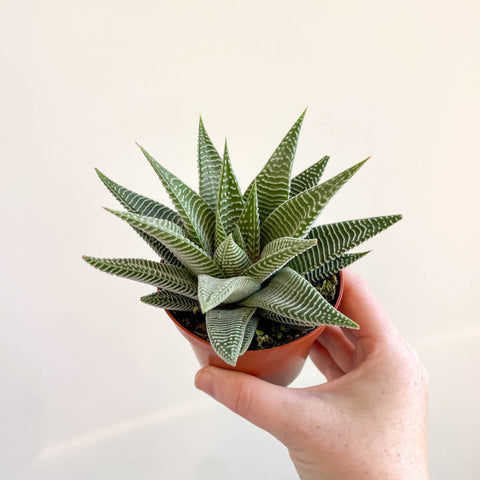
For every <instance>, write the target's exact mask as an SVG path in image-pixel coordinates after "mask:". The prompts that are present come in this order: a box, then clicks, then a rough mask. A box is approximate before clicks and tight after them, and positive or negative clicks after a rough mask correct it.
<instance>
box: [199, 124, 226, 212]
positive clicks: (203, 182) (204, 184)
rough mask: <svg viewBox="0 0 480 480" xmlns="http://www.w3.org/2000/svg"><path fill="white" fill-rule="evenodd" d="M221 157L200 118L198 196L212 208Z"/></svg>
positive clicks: (215, 199)
mask: <svg viewBox="0 0 480 480" xmlns="http://www.w3.org/2000/svg"><path fill="white" fill-rule="evenodd" d="M222 163H223V162H222V159H221V158H220V155H219V154H218V152H217V150H216V149H215V147H214V146H213V143H212V141H211V140H210V137H209V136H208V133H207V131H206V130H205V126H204V125H203V121H202V118H201V117H200V124H199V127H198V176H199V191H200V196H201V197H202V198H203V199H204V200H205V202H206V203H207V205H209V206H210V208H211V209H212V210H215V208H216V206H217V193H218V185H219V183H220V175H221V173H222Z"/></svg>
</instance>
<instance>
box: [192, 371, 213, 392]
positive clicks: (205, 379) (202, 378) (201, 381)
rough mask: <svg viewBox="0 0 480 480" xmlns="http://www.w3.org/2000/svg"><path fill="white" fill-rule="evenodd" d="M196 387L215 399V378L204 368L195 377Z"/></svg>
mask: <svg viewBox="0 0 480 480" xmlns="http://www.w3.org/2000/svg"><path fill="white" fill-rule="evenodd" d="M195 386H196V387H197V388H198V389H199V390H202V392H205V393H207V394H208V395H210V396H211V397H215V385H214V378H213V374H212V373H211V372H210V371H209V370H208V369H205V368H203V369H202V370H199V371H198V372H197V374H196V375H195Z"/></svg>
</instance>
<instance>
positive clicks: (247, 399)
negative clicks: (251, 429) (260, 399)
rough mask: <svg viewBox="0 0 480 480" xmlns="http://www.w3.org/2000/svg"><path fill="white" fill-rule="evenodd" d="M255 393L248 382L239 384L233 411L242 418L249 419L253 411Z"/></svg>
mask: <svg viewBox="0 0 480 480" xmlns="http://www.w3.org/2000/svg"><path fill="white" fill-rule="evenodd" d="M252 397H253V392H252V388H251V386H250V385H249V384H248V383H246V382H238V384H237V392H236V395H235V400H234V403H233V406H232V410H233V411H234V412H235V413H237V414H238V415H240V416H242V417H248V416H249V413H250V411H251V409H252Z"/></svg>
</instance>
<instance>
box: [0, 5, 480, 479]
mask: <svg viewBox="0 0 480 480" xmlns="http://www.w3.org/2000/svg"><path fill="white" fill-rule="evenodd" d="M478 5H479V4H478V2H477V1H467V0H458V1H456V2H438V1H429V0H420V1H408V0H407V1H393V0H389V1H372V0H366V1H363V2H357V1H330V0H326V1H313V0H312V1H297V2H287V1H281V0H276V1H259V0H257V1H253V0H243V1H212V0H205V1H202V2H195V1H191V0H190V1H177V2H165V1H162V0H160V1H159V0H157V1H148V0H138V1H136V2H125V1H121V0H116V1H111V0H95V1H94V0H84V1H82V2H72V1H70V2H69V1H60V0H57V1H56V0H43V1H34V0H31V1H26V0H10V1H8V0H1V1H0V36H1V45H0V60H1V75H0V87H1V88H0V136H1V143H0V152H1V156H0V162H1V170H0V196H1V199H0V214H1V216H0V218H1V221H2V234H1V236H0V247H1V248H0V262H1V263H0V271H1V276H0V287H1V288H0V300H1V307H0V317H1V320H0V328H1V330H0V382H1V383H0V389H1V395H0V406H1V408H0V477H1V478H2V479H6V480H10V479H17V478H20V479H22V480H24V479H28V480H30V479H32V480H40V479H42V480H47V479H48V480H90V479H95V480H110V479H112V480H113V479H115V480H126V479H135V480H137V479H156V478H162V479H163V478H180V479H209V480H217V479H222V480H224V479H244V478H253V479H259V478H276V479H277V480H283V479H291V478H295V477H296V475H295V472H294V469H293V467H292V466H291V464H290V461H289V458H288V455H287V452H286V451H285V449H284V448H283V446H282V445H280V444H278V443H277V442H276V440H274V439H273V438H272V437H270V436H269V435H267V434H265V433H264V432H262V431H260V430H258V429H256V428H255V427H252V426H250V425H249V424H247V423H246V422H245V421H243V420H242V419H240V418H237V417H235V415H234V414H232V413H230V412H229V411H227V410H226V409H224V408H223V407H222V406H220V405H217V404H215V403H214V402H213V401H212V400H211V399H209V398H208V397H206V396H205V395H203V394H202V393H200V392H198V391H196V390H195V388H194V387H193V376H194V373H195V372H196V370H197V368H198V367H197V364H196V361H195V359H194V357H193V354H192V352H191V351H190V349H189V346H188V345H187V344H186V342H185V341H184V339H183V337H181V336H180V335H179V334H178V333H177V332H176V331H175V329H174V327H173V326H172V325H171V324H170V323H169V320H168V318H167V317H166V315H165V314H164V313H163V312H162V311H161V310H158V309H154V308H152V307H148V306H146V305H143V304H141V303H140V302H139V301H138V298H139V297H140V296H141V295H143V294H145V293H149V292H150V291H151V289H150V288H149V287H146V286H143V285H140V284H136V283H134V282H129V281H127V280H124V279H118V278H113V277H109V276H107V275H105V274H102V273H100V272H98V271H94V270H93V269H92V268H91V267H89V266H88V265H86V264H85V263H84V262H82V260H81V255H82V254H89V255H93V256H107V257H122V256H123V257H144V258H155V257H154V254H153V253H151V252H150V250H149V249H148V247H147V246H146V244H144V243H143V242H142V240H141V239H140V238H139V237H138V236H136V234H135V233H133V232H132V231H131V229H130V228H129V227H128V226H127V225H126V224H124V223H123V222H121V221H120V220H119V219H117V218H114V217H113V216H112V215H110V214H108V213H107V212H105V211H103V210H102V209H101V208H100V205H106V206H110V207H114V208H116V207H117V204H116V202H115V201H114V199H113V198H112V197H111V196H110V194H109V193H108V192H107V191H106V189H105V188H104V187H103V186H102V185H101V183H100V181H99V180H98V178H97V177H96V175H95V173H94V170H93V168H94V167H98V168H99V169H100V170H101V171H103V172H104V173H105V174H107V175H108V176H110V177H111V178H113V179H114V180H116V181H118V182H119V183H121V184H123V185H125V186H127V187H129V188H131V189H133V190H136V191H139V192H141V193H143V194H145V195H148V196H151V197H154V198H156V199H158V200H160V201H162V202H165V203H168V202H169V200H168V198H167V197H166V194H165V193H164V192H163V190H162V188H161V185H160V182H159V181H158V179H157V178H156V177H155V174H154V173H153V171H151V169H150V167H149V166H148V165H147V162H146V161H145V160H144V158H143V157H142V155H141V153H140V152H139V151H138V148H137V147H136V146H135V144H134V141H138V142H140V143H142V144H143V145H145V146H146V147H147V149H148V150H149V151H150V152H151V153H152V154H153V155H154V156H155V157H156V158H157V160H159V161H160V162H161V163H162V164H163V165H165V166H166V167H167V168H169V169H171V170H172V171H174V172H175V173H176V174H178V175H179V176H180V177H181V178H183V179H184V180H186V181H187V183H189V184H190V185H191V186H193V187H196V163H195V162H196V130H197V124H198V115H199V114H202V116H203V118H204V121H205V123H206V126H207V129H208V131H209V132H210V134H211V136H212V138H213V140H214V141H215V143H216V144H217V145H218V147H219V148H220V147H221V146H222V144H223V140H224V137H225V136H228V139H229V146H230V153H231V157H232V162H233V166H234V168H235V170H236V171H237V174H238V177H239V180H240V182H241V184H242V186H243V187H245V186H246V185H247V184H248V182H249V181H250V180H251V179H252V178H253V176H254V175H255V174H256V173H257V171H258V170H259V168H260V167H261V165H262V164H263V163H264V162H265V161H266V160H267V158H268V157H269V155H270V153H271V152H272V151H273V149H274V148H275V147H276V145H277V144H278V142H279V141H280V139H281V138H282V137H283V135H284V134H285V133H286V131H287V130H288V128H289V127H290V126H291V124H293V122H294V121H295V119H296V118H297V117H298V115H299V114H300V113H301V111H302V110H303V109H304V108H305V107H306V106H308V107H309V110H308V113H307V117H306V119H305V124H304V128H303V130H302V134H301V138H300V144H299V148H298V153H297V160H296V164H295V171H296V172H298V171H300V170H301V169H303V168H305V167H306V166H308V165H310V164H312V163H313V162H314V161H316V160H318V159H319V158H321V156H323V155H324V154H329V155H330V156H331V161H330V164H329V167H328V169H327V176H331V175H334V174H336V173H338V172H340V171H341V170H343V169H344V168H347V167H348V166H351V165H353V164H354V163H356V162H358V161H360V160H362V159H364V158H366V157H367V156H369V155H372V159H371V160H370V161H369V162H368V163H367V165H366V166H364V167H363V168H362V170H361V171H360V172H359V173H358V174H357V175H356V176H355V178H353V179H352V180H351V181H350V182H349V183H348V185H347V186H345V187H344V189H343V190H342V191H341V192H340V193H339V194H338V196H337V197H335V199H334V200H333V201H332V202H331V203H330V204H329V206H328V208H327V209H326V210H325V212H324V213H323V214H322V217H321V219H320V220H321V221H322V222H328V221H337V220H345V219H350V218H358V217H364V216H373V215H383V214H390V213H403V215H404V220H403V221H402V222H400V223H399V224H397V225H395V226H394V227H392V228H391V229H390V230H388V231H387V232H385V233H383V234H382V235H380V236H379V237H378V238H375V239H373V240H371V241H370V242H369V243H368V245H367V247H368V248H373V250H374V251H373V252H372V253H371V254H370V255H368V256H367V257H366V258H365V259H362V260H361V261H360V262H359V263H358V265H357V266H356V269H357V270H358V271H360V272H361V273H362V274H363V275H364V276H365V277H366V278H367V280H368V281H369V283H370V284H371V285H372V287H373V289H374V290H375V292H376V293H377V294H378V296H379V297H380V299H381V300H382V302H383V303H384V304H385V305H386V307H387V309H388V310H389V312H390V313H391V316H392V317H393V319H394V321H395V323H396V325H397V326H398V328H399V329H400V331H401V332H402V334H403V335H404V336H405V337H406V338H407V339H408V341H409V342H410V343H411V344H412V345H413V346H414V347H415V348H416V350H417V351H418V352H419V354H420V355H421V357H422V358H423V360H424V362H425V364H426V366H427V369H428V370H429V372H430V377H431V396H430V419H429V423H430V463H431V471H432V477H433V478H435V479H438V480H442V479H452V478H461V479H474V478H477V476H478V471H479V469H480V459H479V456H478V449H479V446H480V445H479V441H478V432H479V431H480V415H479V412H478V405H479V401H480V398H479V397H480V395H479V393H480V389H479V387H478V375H479V369H480V354H479V349H478V346H477V345H478V341H479V339H480V326H479V323H478V320H479V315H478V308H477V305H478V289H479V283H480V282H479V271H480V268H479V267H480V262H479V259H478V254H477V249H478V239H479V227H478V205H479V202H478V176H479V173H480V169H479V167H478V162H479V148H478V143H479V134H478V132H479V111H480V101H479V100H480V95H479V87H478V86H479V84H480V66H479V36H480V35H479V32H480V30H479V29H478V18H479V14H480V8H479V7H478ZM321 381H323V378H322V376H321V375H320V374H318V373H316V372H315V370H314V369H313V367H312V366H311V365H309V366H307V368H306V369H305V370H304V372H303V373H302V375H301V377H300V378H299V380H298V381H297V383H296V385H307V384H314V383H318V382H321ZM352 448H355V446H354V445H352ZM345 455H348V450H347V451H345Z"/></svg>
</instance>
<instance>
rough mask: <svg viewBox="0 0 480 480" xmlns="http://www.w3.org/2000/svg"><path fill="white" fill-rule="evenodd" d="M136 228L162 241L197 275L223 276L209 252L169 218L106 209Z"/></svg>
mask: <svg viewBox="0 0 480 480" xmlns="http://www.w3.org/2000/svg"><path fill="white" fill-rule="evenodd" d="M106 210H107V211H109V212H111V213H113V214H114V215H116V216H117V217H120V218H121V219H122V220H125V221H126V222H128V223H129V224H130V225H132V226H133V227H135V228H139V229H141V230H142V231H144V232H145V233H147V234H148V235H151V236H152V237H154V238H156V239H157V240H158V241H160V242H162V243H163V244H164V245H165V246H166V247H167V248H168V249H169V250H170V251H171V252H172V253H173V254H174V255H175V256H176V257H177V258H178V260H180V262H181V263H182V264H183V265H185V267H187V268H188V269H189V270H191V271H192V272H193V273H194V274H195V275H200V274H206V275H214V276H222V271H221V270H220V268H219V267H218V265H217V264H216V263H215V262H214V261H213V259H212V258H211V257H209V256H208V255H207V253H206V252H205V251H204V250H202V249H201V248H200V247H199V246H198V245H195V244H194V243H193V242H192V241H190V240H189V239H188V238H186V237H185V236H184V235H183V232H182V229H181V228H180V227H179V226H178V225H175V224H174V223H172V222H169V221H168V220H159V219H158V218H152V217H145V216H143V215H137V214H135V213H128V212H119V211H116V210H110V209H108V208H107V209H106Z"/></svg>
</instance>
